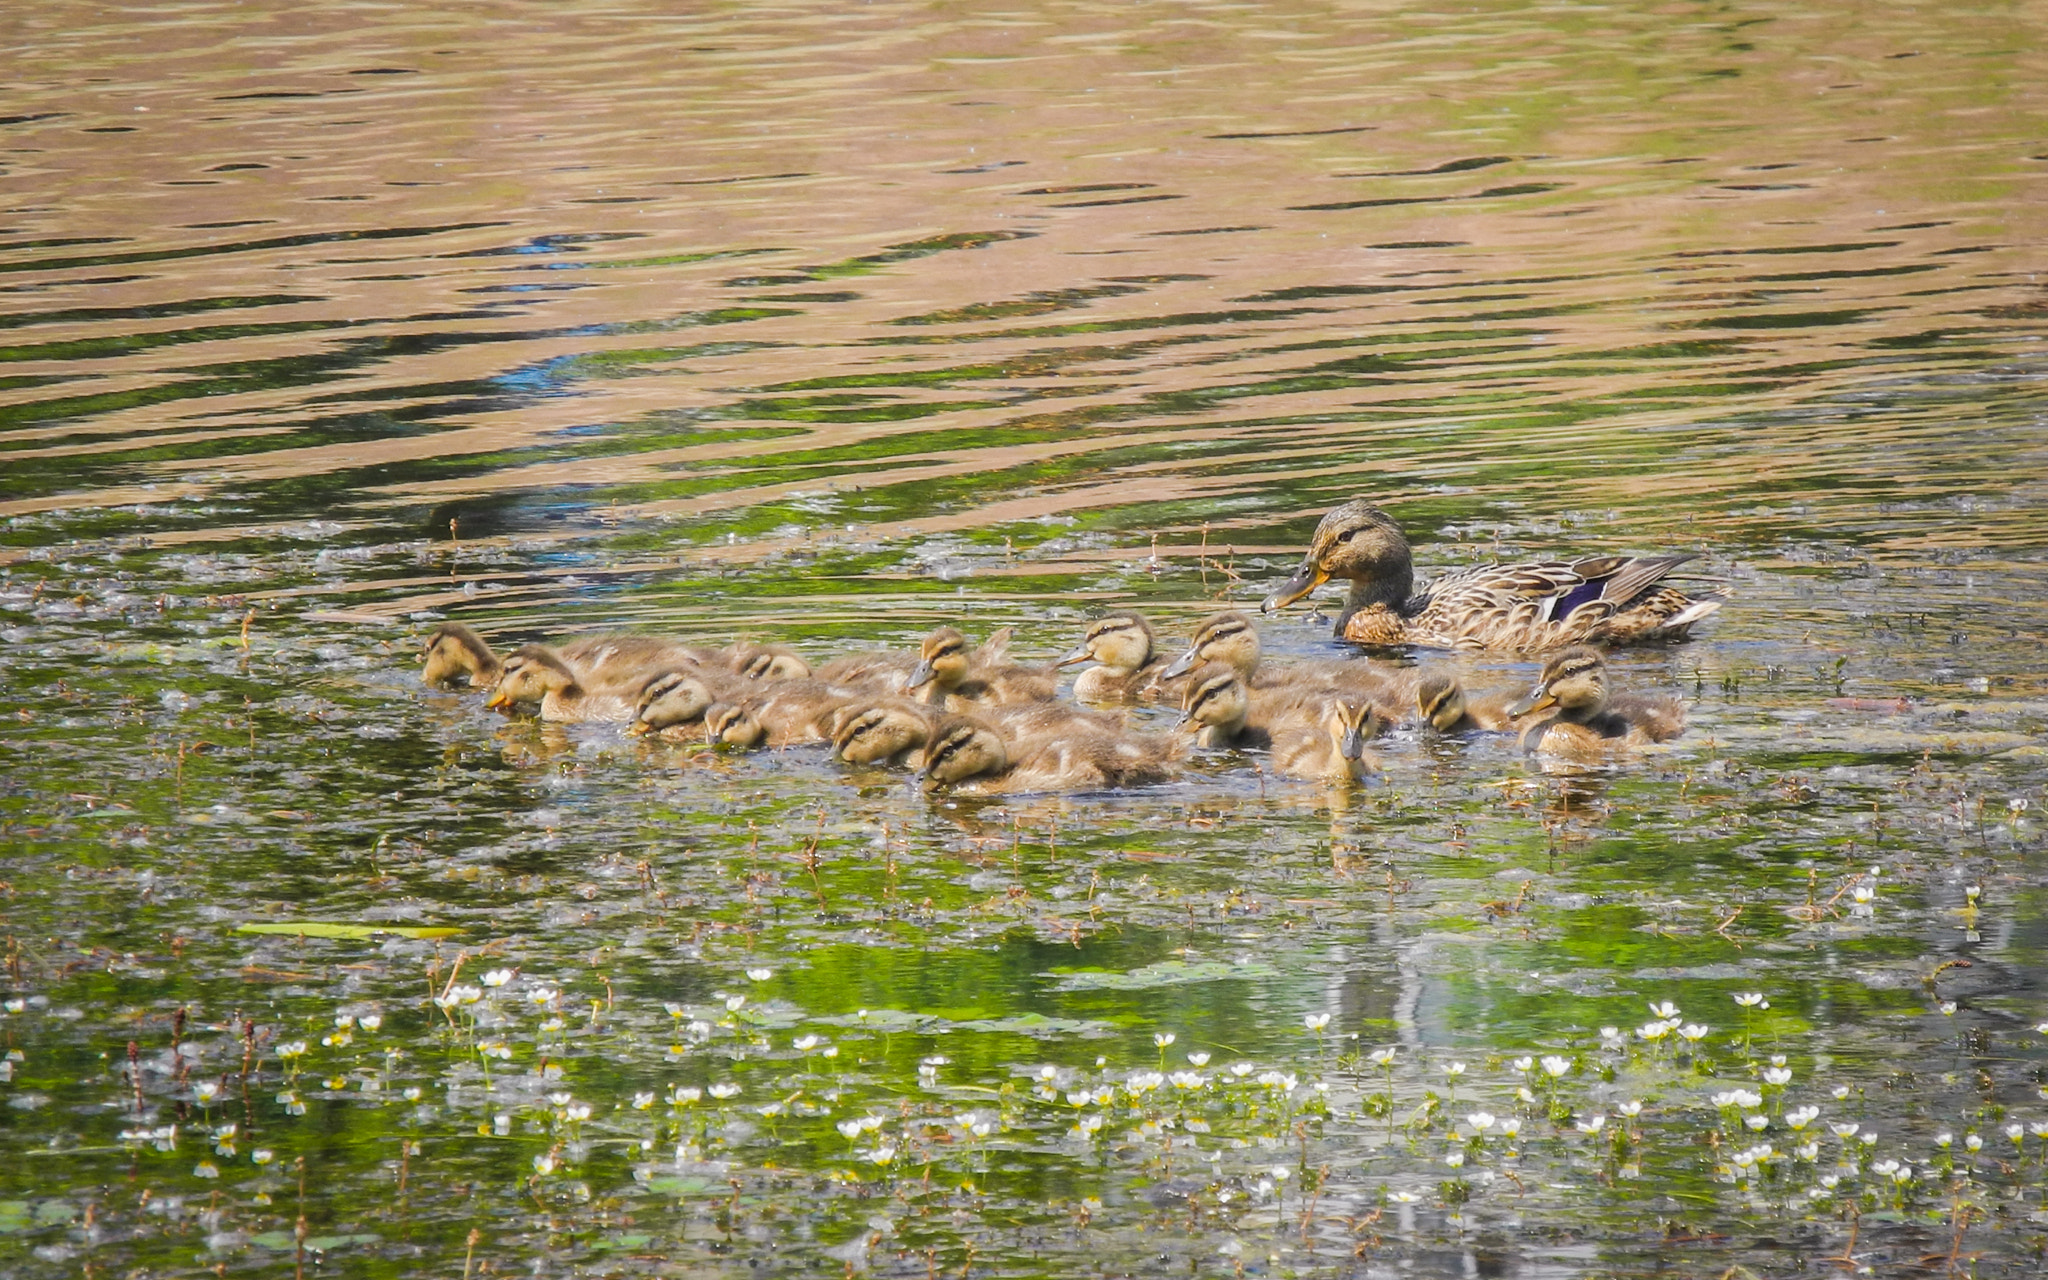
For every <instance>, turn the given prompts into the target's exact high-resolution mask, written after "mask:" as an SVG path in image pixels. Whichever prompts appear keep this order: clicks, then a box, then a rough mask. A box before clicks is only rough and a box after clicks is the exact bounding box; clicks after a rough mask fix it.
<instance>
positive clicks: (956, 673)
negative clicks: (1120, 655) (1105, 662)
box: [904, 627, 1059, 710]
mask: <svg viewBox="0 0 2048 1280" xmlns="http://www.w3.org/2000/svg"><path fill="white" fill-rule="evenodd" d="M977 656H978V655H977ZM919 689H924V690H926V693H925V695H924V697H925V701H927V702H930V703H932V704H933V705H935V706H945V707H949V708H952V709H954V710H960V709H961V708H962V707H965V706H972V705H974V704H980V703H1016V702H1048V701H1051V699H1052V698H1053V697H1054V695H1056V694H1057V693H1058V692H1059V681H1058V679H1057V678H1056V677H1055V676H1054V675H1053V673H1052V672H1051V671H1050V670H1047V669H1045V668H1042V667H1022V666H1018V665H1016V664H1014V663H1002V664H987V663H983V662H979V661H976V660H975V658H973V657H970V655H969V649H968V644H967V637H966V636H964V635H962V634H960V632H959V631H958V630H957V629H956V628H953V627H940V628H939V629H938V630H936V631H934V632H932V633H931V634H930V635H928V636H926V637H925V638H924V644H923V646H922V647H921V648H920V650H919V653H918V663H917V666H916V668H915V669H914V670H912V671H911V673H910V677H909V679H908V680H907V681H906V682H905V684H904V692H906V693H916V692H917V691H918V690H919Z"/></svg>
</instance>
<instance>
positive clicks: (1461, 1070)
mask: <svg viewBox="0 0 2048 1280" xmlns="http://www.w3.org/2000/svg"><path fill="white" fill-rule="evenodd" d="M1444 1074H1445V1075H1447V1076H1453V1077H1456V1076H1462V1075H1464V1074H1465V1064H1464V1063H1462V1062H1446V1063H1445V1064H1444Z"/></svg>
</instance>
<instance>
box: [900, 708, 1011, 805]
mask: <svg viewBox="0 0 2048 1280" xmlns="http://www.w3.org/2000/svg"><path fill="white" fill-rule="evenodd" d="M1009 767H1010V753H1009V752H1008V751H1007V750H1005V749H1004V747H1003V740H1002V739H1001V738H1000V737H998V736H996V731H995V730H993V729H991V728H989V727H988V726H987V725H985V724H983V723H981V722H980V721H979V720H970V719H967V718H966V717H964V716H957V717H954V718H952V719H949V720H946V721H945V722H943V723H942V724H940V725H939V728H938V731H937V732H936V733H934V734H933V735H932V738H931V741H930V742H928V743H926V744H925V748H924V763H923V764H922V765H921V766H920V767H919V768H918V771H917V776H918V779H919V781H921V782H923V783H924V785H925V786H926V787H943V786H949V785H951V784H953V783H956V782H964V781H966V780H967V779H969V778H978V777H981V776H982V775H984V774H991V773H1001V772H1002V771H1003V770H1005V769H1007V768H1009Z"/></svg>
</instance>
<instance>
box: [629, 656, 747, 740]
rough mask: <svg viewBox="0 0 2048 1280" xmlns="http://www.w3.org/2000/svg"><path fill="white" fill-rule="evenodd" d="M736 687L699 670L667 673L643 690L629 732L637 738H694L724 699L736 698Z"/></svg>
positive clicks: (714, 675)
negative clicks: (712, 709) (694, 732)
mask: <svg viewBox="0 0 2048 1280" xmlns="http://www.w3.org/2000/svg"><path fill="white" fill-rule="evenodd" d="M734 683H735V682H734V681H733V680H731V679H720V678H719V676H718V675H717V674H714V673H713V672H710V671H705V670H702V669H699V668H688V669H685V670H681V671H665V672H663V673H662V674H660V675H658V676H655V677H654V678H653V679H651V680H649V681H648V682H647V683H646V684H645V685H644V686H642V688H641V690H640V696H639V698H638V699H636V700H635V702H634V707H633V722H632V723H631V724H629V725H627V726H626V732H627V733H629V734H632V735H633V736H635V737H639V736H641V735H643V734H649V733H659V734H662V735H663V736H664V737H671V738H673V737H682V736H694V735H693V734H692V731H693V730H694V729H695V728H696V726H698V725H701V724H702V723H703V722H704V713H705V712H707V711H709V710H710V709H711V707H712V705H713V704H714V703H717V702H718V701H719V700H720V699H722V698H729V697H732V696H734V690H733V688H732V686H733V684H734Z"/></svg>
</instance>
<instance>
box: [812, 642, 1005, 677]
mask: <svg viewBox="0 0 2048 1280" xmlns="http://www.w3.org/2000/svg"><path fill="white" fill-rule="evenodd" d="M944 629H946V628H942V630H944ZM933 634H934V635H936V634H937V633H936V632H934V633H933ZM1010 635H1011V630H1010V628H1008V627H998V628H996V629H995V630H994V631H991V632H990V633H989V636H988V639H986V640H984V641H982V642H981V644H980V645H979V646H978V647H977V648H975V649H974V650H972V651H971V652H970V653H969V654H968V655H967V660H968V664H969V666H970V667H987V666H1001V665H1002V664H1003V663H1004V661H1005V660H1006V659H1007V657H1008V655H1009V650H1010ZM925 643H927V644H929V643H930V637H927V638H926V641H925ZM923 661H924V655H923V654H922V653H921V652H920V653H918V654H915V655H913V654H905V653H889V652H879V651H878V652H873V653H849V654H847V655H845V656H844V657H839V658H834V659H832V661H830V662H828V663H826V664H825V665H824V666H822V667H819V668H818V670H817V672H816V675H817V677H818V679H820V680H826V681H829V682H831V683H833V684H842V685H853V686H855V687H858V688H863V689H872V690H874V691H875V692H877V693H903V692H906V691H907V689H908V687H909V684H910V673H911V672H913V671H915V670H917V668H918V665H919V664H920V663H921V662H923Z"/></svg>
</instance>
